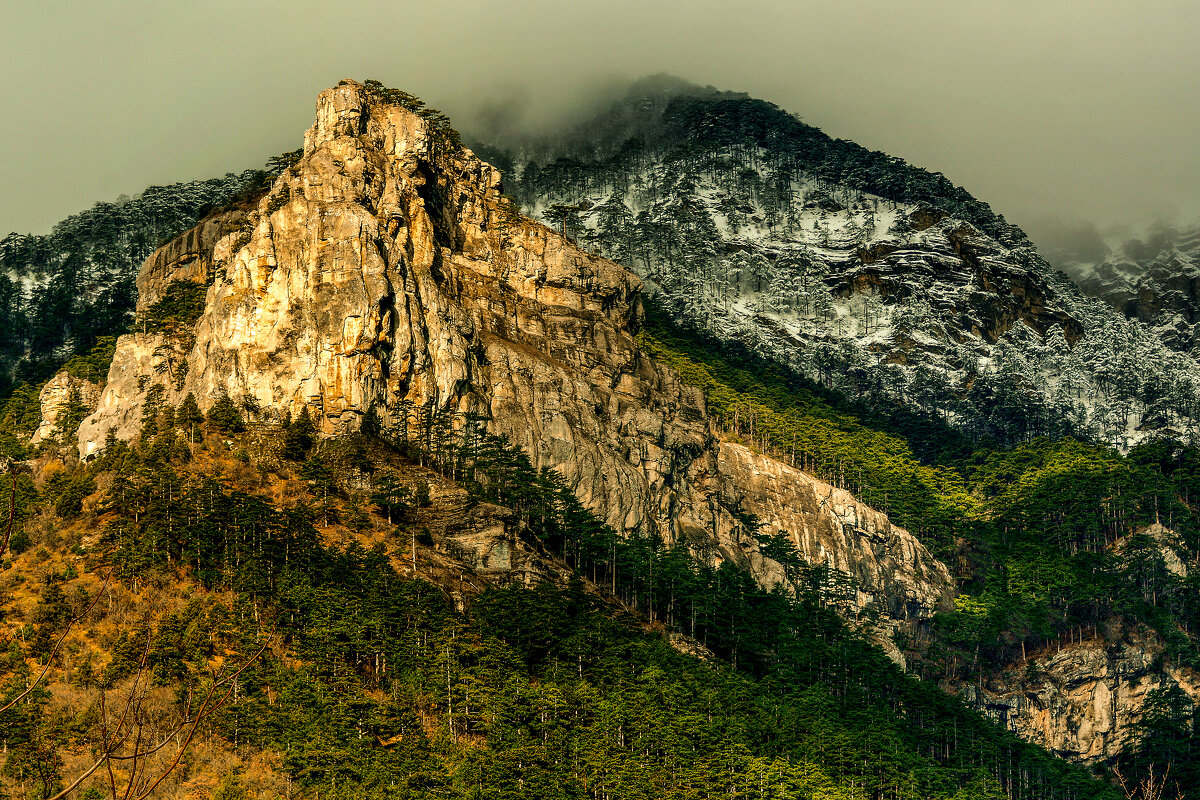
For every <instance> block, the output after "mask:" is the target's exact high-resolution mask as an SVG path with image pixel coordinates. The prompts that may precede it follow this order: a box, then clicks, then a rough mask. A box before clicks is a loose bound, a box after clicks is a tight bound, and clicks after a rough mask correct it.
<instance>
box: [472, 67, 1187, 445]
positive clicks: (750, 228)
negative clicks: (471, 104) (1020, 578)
mask: <svg viewBox="0 0 1200 800" xmlns="http://www.w3.org/2000/svg"><path fill="white" fill-rule="evenodd" d="M505 145H506V146H505V147H503V148H502V147H497V146H490V147H488V146H485V147H482V148H481V152H484V153H485V154H489V155H491V156H492V157H493V158H495V159H496V160H497V161H498V162H500V163H504V164H508V165H510V169H509V173H508V182H507V184H506V185H507V186H508V188H509V191H510V192H511V193H512V194H513V196H514V198H515V199H516V200H518V201H519V202H520V203H521V204H522V206H523V207H524V208H526V209H528V210H529V211H530V212H531V213H532V214H534V216H537V217H538V218H540V219H542V220H543V221H544V222H545V223H546V224H548V225H553V226H556V227H562V226H566V228H567V230H568V232H570V233H571V235H573V236H575V237H577V238H578V240H579V242H580V243H581V245H582V246H584V247H587V248H591V249H593V250H596V251H599V252H603V253H605V254H606V255H609V256H610V257H612V258H614V259H616V260H618V261H621V262H623V263H627V264H629V265H630V266H631V267H633V268H634V269H635V270H636V271H637V272H638V273H639V274H640V275H641V276H642V277H643V278H644V279H645V280H646V281H647V282H648V284H649V285H650V287H651V288H652V290H653V292H654V293H655V294H656V296H658V297H659V298H660V301H661V302H662V303H664V304H666V305H667V306H668V307H669V308H670V309H672V311H673V312H675V313H678V314H682V315H684V316H686V317H687V318H689V319H692V320H694V321H696V323H697V324H698V325H700V326H701V327H703V328H704V329H705V330H708V331H711V332H713V333H715V334H716V335H717V336H718V337H719V338H721V339H725V340H738V341H741V342H744V343H746V344H747V345H749V346H750V347H751V348H752V349H754V350H755V351H756V352H761V353H764V354H767V355H769V356H770V357H771V358H772V359H775V360H778V361H781V362H783V363H787V364H789V365H790V366H792V367H793V368H794V369H796V370H797V371H799V372H801V373H802V374H805V375H808V376H810V377H811V378H813V379H814V380H818V381H820V382H822V383H823V384H825V385H826V386H828V387H830V388H835V389H838V390H840V391H843V392H846V393H850V394H854V395H862V396H864V397H866V398H868V399H870V400H872V401H874V402H877V403H879V404H881V405H886V404H892V403H901V404H904V405H907V406H908V407H910V408H912V409H916V410H921V411H924V412H927V413H929V414H933V415H937V416H939V417H941V418H943V419H944V420H946V421H948V422H949V423H950V424H952V425H953V426H954V427H955V428H957V429H959V430H961V431H963V432H965V433H966V434H967V435H969V436H971V437H972V438H973V439H976V440H979V439H983V438H991V439H994V440H996V441H998V442H1002V443H1014V442H1019V441H1024V440H1027V439H1029V438H1032V437H1035V436H1040V435H1051V436H1058V435H1063V434H1067V433H1069V434H1072V435H1075V436H1080V437H1085V438H1089V439H1092V440H1096V441H1103V442H1106V443H1111V444H1114V445H1117V446H1119V447H1123V448H1124V447H1129V446H1131V445H1133V444H1136V443H1138V442H1140V441H1144V440H1146V439H1148V438H1152V437H1153V436H1155V435H1158V434H1160V433H1162V434H1166V435H1169V436H1172V437H1175V438H1184V439H1186V438H1187V437H1189V436H1191V435H1192V434H1193V433H1194V432H1195V409H1196V398H1197V383H1196V381H1197V374H1198V372H1197V364H1196V362H1195V360H1194V359H1193V358H1191V357H1190V356H1187V355H1184V354H1180V353H1178V352H1176V351H1175V350H1172V349H1171V348H1170V347H1168V346H1167V345H1166V344H1165V343H1164V342H1163V340H1162V339H1161V338H1160V337H1159V335H1158V334H1157V332H1156V331H1154V330H1151V329H1148V328H1146V327H1145V326H1142V325H1140V324H1136V323H1133V322H1130V321H1129V320H1127V319H1126V318H1125V317H1124V316H1123V315H1120V314H1116V313H1114V312H1113V311H1112V310H1111V309H1110V308H1108V307H1106V306H1104V305H1103V304H1101V303H1097V302H1095V301H1094V300H1091V299H1089V298H1088V297H1086V296H1085V295H1084V294H1083V293H1081V292H1080V291H1079V289H1078V288H1077V287H1076V286H1075V285H1074V284H1072V283H1071V282H1070V281H1069V280H1068V279H1067V278H1066V277H1065V276H1064V275H1062V274H1061V273H1058V272H1056V271H1054V270H1053V269H1052V268H1051V267H1050V266H1049V265H1048V264H1047V263H1046V262H1045V261H1044V260H1043V259H1042V258H1041V257H1040V256H1039V255H1038V253H1037V251H1036V250H1035V249H1034V247H1033V246H1032V244H1031V243H1030V242H1029V240H1028V238H1027V237H1026V236H1025V234H1024V233H1023V232H1022V231H1020V230H1019V229H1018V228H1016V227H1015V226H1012V225H1010V224H1008V223H1007V222H1006V221H1005V220H1004V218H1003V217H1002V216H1000V215H997V214H995V213H994V212H993V211H992V210H991V209H990V208H989V207H988V206H987V205H986V204H985V203H983V202H981V201H979V200H977V199H975V198H973V197H972V196H971V195H970V194H968V193H967V192H966V191H964V190H963V189H961V188H959V187H956V186H954V185H953V184H951V183H950V182H949V181H948V180H947V179H946V178H945V177H944V176H942V175H940V174H936V173H930V172H928V171H926V170H923V169H920V168H917V167H913V166H911V165H908V164H906V163H904V162H903V161H901V160H900V159H897V158H894V157H891V156H888V155H886V154H883V153H878V152H872V151H869V150H866V149H865V148H862V147H860V146H858V145H856V144H853V143H851V142H846V141H843V140H834V139H831V138H830V137H828V136H826V135H825V134H823V133H822V132H821V131H819V130H818V129H816V128H813V127H812V126H809V125H806V124H804V123H803V122H801V121H799V120H798V119H797V118H795V117H793V116H792V115H790V114H788V113H787V112H785V111H783V110H781V109H779V108H778V107H776V106H773V105H771V104H770V103H766V102H764V101H761V100H755V99H752V98H749V97H746V96H744V95H737V94H731V93H722V92H717V91H715V90H712V89H701V88H698V87H691V86H688V85H687V84H683V83H680V82H673V81H665V82H664V81H663V80H661V79H659V80H651V81H647V82H641V83H639V84H635V85H634V86H633V87H632V88H631V89H630V91H629V93H628V95H627V96H626V97H625V98H624V99H623V100H621V101H619V102H617V103H615V104H614V105H612V106H611V107H609V108H606V109H603V110H602V111H600V112H599V113H597V114H596V115H595V117H594V118H592V119H589V120H587V121H585V122H583V123H580V124H578V125H577V126H575V127H572V128H571V129H569V130H566V131H563V132H562V133H561V134H559V135H557V136H553V137H543V138H540V139H530V140H528V141H524V142H521V141H517V142H512V141H509V142H506V143H505Z"/></svg>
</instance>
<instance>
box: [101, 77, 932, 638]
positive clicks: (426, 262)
mask: <svg viewBox="0 0 1200 800" xmlns="http://www.w3.org/2000/svg"><path fill="white" fill-rule="evenodd" d="M223 226H225V227H223ZM185 239H186V241H183V242H177V243H172V244H171V245H168V247H167V248H166V250H167V251H168V252H166V253H164V252H163V251H160V253H159V254H156V255H155V257H153V258H151V260H150V261H149V262H148V264H147V267H146V269H145V270H144V271H143V274H142V276H141V278H140V279H139V284H138V285H139V291H140V292H141V293H142V295H143V298H144V300H143V301H142V303H141V307H142V308H144V307H145V306H146V303H147V302H149V299H150V298H155V297H160V296H161V293H162V289H163V287H164V286H166V285H167V284H168V283H169V282H171V281H173V280H203V279H204V278H203V277H202V275H203V276H207V275H208V274H212V275H213V276H214V278H213V283H212V284H211V286H210V288H209V289H208V294H207V298H206V308H205V311H204V313H203V315H202V317H201V318H200V320H199V321H198V323H197V324H196V327H195V330H194V339H193V338H191V334H189V335H188V336H187V337H184V338H176V339H170V338H167V337H164V336H162V335H157V334H148V335H140V334H139V335H133V336H125V337H122V339H121V341H120V342H119V344H118V349H117V354H116V358H115V359H114V362H113V366H112V370H111V372H110V375H109V380H108V383H107V384H106V386H105V390H104V393H103V397H102V398H101V400H100V404H99V408H98V410H97V411H96V413H94V414H93V415H92V416H91V417H89V418H88V419H87V420H85V422H84V424H83V425H82V426H81V427H80V435H79V444H80V452H81V454H82V455H83V456H84V457H88V456H90V455H92V454H94V453H95V452H96V451H97V450H98V449H99V448H100V447H102V446H103V442H104V439H105V436H106V434H107V432H108V431H109V430H110V429H113V430H115V431H116V432H117V434H118V435H119V436H121V437H129V436H132V435H133V434H134V433H135V432H136V426H137V424H138V422H139V421H140V417H141V407H142V405H143V403H144V402H145V400H146V396H147V392H148V391H149V390H150V389H151V388H152V387H153V386H154V384H155V383H156V382H159V383H161V384H162V388H163V393H164V396H165V398H166V400H167V401H169V402H173V403H178V402H179V401H180V400H181V399H182V398H183V397H185V396H186V395H187V394H188V393H189V392H191V393H194V394H195V396H196V399H197V401H198V402H199V403H200V406H201V408H208V407H211V405H212V404H213V403H215V402H216V401H217V400H218V399H219V398H220V397H221V396H222V395H229V396H231V397H233V398H235V399H239V400H241V399H244V400H246V402H247V404H248V405H249V406H252V407H257V408H258V409H260V414H261V416H262V417H263V418H264V419H267V420H270V419H272V418H276V419H277V418H279V417H280V416H281V415H282V414H283V413H284V412H289V413H291V414H293V415H295V414H297V413H299V412H300V410H301V409H303V408H306V407H307V408H308V409H310V411H311V412H312V413H313V414H314V415H315V417H316V418H317V419H318V420H319V424H320V426H321V427H322V429H323V430H324V432H326V433H329V434H333V433H337V432H342V431H348V430H353V429H355V428H357V426H358V425H359V424H360V422H361V419H362V416H363V415H364V414H365V413H366V412H367V411H368V410H372V409H373V410H375V411H376V413H378V414H379V415H380V416H381V417H382V418H383V419H384V420H385V422H389V421H390V422H393V423H395V422H397V421H398V420H399V419H400V416H401V413H402V409H403V408H404V407H405V406H406V405H407V404H409V403H415V404H417V405H423V404H426V403H427V402H428V403H432V404H433V405H434V406H435V407H436V408H438V409H441V410H443V411H445V412H447V413H449V414H452V415H455V418H456V419H458V420H461V419H464V418H465V416H466V415H467V414H471V413H473V414H481V415H483V416H484V417H486V418H487V420H488V425H489V427H490V428H491V430H493V432H495V433H502V434H506V435H508V436H509V437H510V439H511V440H512V441H513V442H515V443H517V444H519V445H521V446H522V447H523V448H524V449H525V450H526V451H527V452H528V453H529V454H530V456H531V458H532V460H533V462H534V465H535V466H536V467H539V468H540V467H550V468H553V469H555V470H557V471H558V472H559V473H561V474H562V475H563V476H564V477H565V478H566V479H567V481H568V483H569V484H570V485H571V486H572V488H573V489H574V490H575V492H576V494H577V495H578V496H579V498H580V499H581V500H582V501H583V502H584V504H585V505H587V506H588V507H589V508H591V509H592V510H593V511H595V512H596V513H598V514H599V515H600V516H602V517H603V518H605V519H606V520H607V521H608V522H609V523H610V524H611V525H612V526H613V527H614V528H615V529H616V530H617V531H619V532H622V533H624V534H626V535H638V534H654V535H659V536H661V537H663V539H664V540H666V541H668V542H672V541H685V542H687V543H688V544H689V546H691V547H692V549H693V550H694V551H695V552H697V553H699V554H702V555H705V556H707V557H708V558H710V559H711V560H714V561H716V560H732V561H735V562H737V563H741V564H745V565H746V566H749V567H750V568H751V569H753V570H754V572H755V574H756V575H758V577H759V579H760V580H761V581H762V582H763V583H764V584H766V585H771V584H772V583H774V582H776V581H779V580H782V579H783V577H784V573H783V570H782V567H781V566H780V565H779V564H777V563H776V562H774V561H771V560H770V559H766V558H764V557H763V556H762V555H761V553H760V552H759V549H758V545H757V543H756V542H755V541H753V539H752V537H750V536H748V535H746V532H745V531H744V530H743V526H742V524H741V523H740V522H739V521H738V518H737V515H736V514H735V513H734V512H733V511H732V510H731V509H736V508H739V507H740V508H741V509H742V510H743V511H749V512H751V513H754V514H756V515H757V516H759V517H760V519H762V520H763V521H764V523H766V524H767V525H768V530H770V531H771V532H774V531H775V530H784V531H786V532H787V533H788V534H789V535H790V536H791V537H792V538H793V541H794V542H795V543H796V545H797V547H798V548H799V550H800V551H801V553H802V554H803V555H804V556H805V557H806V558H808V559H809V560H810V561H812V562H814V563H825V564H829V565H830V566H833V567H836V568H838V569H840V570H843V571H846V572H848V573H849V574H850V575H851V576H852V577H853V578H854V582H855V584H856V586H857V590H858V593H857V595H856V596H855V598H854V605H855V606H856V607H864V606H866V605H872V604H874V605H877V606H879V607H881V609H882V610H884V611H885V612H886V613H889V614H891V615H893V616H896V617H904V616H909V615H915V616H927V615H928V614H930V613H932V611H933V610H934V609H935V608H936V607H937V606H938V605H939V604H941V603H944V602H946V601H947V600H948V599H949V597H950V596H951V595H952V593H953V589H952V586H953V582H952V579H951V577H950V575H949V572H948V571H947V570H946V568H945V567H944V566H943V565H942V564H940V563H939V562H938V561H936V559H934V558H933V557H932V556H931V555H930V554H929V553H928V552H927V551H926V550H925V549H924V547H923V546H922V545H921V544H920V543H919V542H917V541H916V539H914V538H913V537H912V536H911V535H910V534H908V532H907V531H904V530H903V529H901V528H898V527H896V526H892V525H891V524H890V523H889V522H888V520H887V518H886V517H885V516H884V515H882V514H878V513H877V512H874V511H872V510H870V509H868V508H866V507H865V506H862V505H861V504H859V503H857V502H856V501H855V500H854V499H853V498H852V497H850V496H849V495H847V494H845V493H844V492H840V491H838V490H834V489H833V488H832V487H829V486H827V485H825V484H823V483H821V482H819V481H816V480H814V479H812V478H811V477H809V476H807V475H805V474H803V473H800V472H798V471H796V470H792V469H790V468H787V467H785V466H783V465H782V464H779V463H777V462H774V461H772V460H770V459H767V458H763V457H761V456H758V455H756V454H754V453H751V452H749V451H747V450H745V449H744V448H740V447H738V446H736V445H731V444H728V443H723V442H721V441H719V440H718V439H717V438H716V436H715V435H714V434H713V432H712V429H711V427H710V425H709V420H708V418H707V413H706V410H705V405H704V399H703V397H702V396H701V394H700V392H699V391H698V390H696V389H694V388H691V387H688V386H684V385H682V384H681V383H680V381H679V379H678V377H677V376H676V375H675V374H674V373H673V372H672V371H671V370H669V369H667V368H665V367H663V366H661V365H659V364H657V363H655V362H654V361H652V360H651V359H650V358H649V357H648V356H646V355H645V354H644V353H642V352H641V351H640V350H639V349H638V347H637V344H636V341H635V339H634V332H635V330H636V325H637V321H638V318H639V314H640V306H639V301H638V297H639V290H640V287H641V283H640V281H639V280H638V278H636V277H635V276H634V275H632V274H631V273H630V272H628V271H627V270H626V269H624V268H623V267H621V266H619V265H617V264H615V263H612V262H610V261H607V260H605V259H602V258H598V257H595V256H592V255H589V254H588V253H586V252H584V251H582V250H580V249H578V248H577V247H575V246H574V245H573V244H572V243H571V242H570V241H569V240H565V239H563V238H562V237H561V236H559V235H558V234H556V233H554V232H553V231H551V230H550V229H548V228H546V227H544V226H542V225H540V224H537V223H535V222H532V221H530V220H528V219H525V218H523V217H521V216H520V215H518V214H516V213H515V212H514V211H513V209H512V208H511V206H509V205H508V204H507V203H505V202H504V200H503V198H502V195H501V193H500V176H499V173H498V172H497V171H496V170H494V169H493V168H492V167H490V166H489V165H487V164H485V163H483V162H481V161H479V160H478V159H476V158H475V157H474V156H473V155H472V154H471V153H470V152H469V151H466V150H461V149H459V148H456V147H454V146H452V145H450V144H449V143H448V142H447V141H445V140H444V139H443V138H442V137H441V136H439V135H438V134H437V133H436V132H434V131H432V130H431V129H430V127H429V125H427V123H426V121H425V120H424V119H423V118H422V117H420V116H419V115H417V114H414V113H412V112H410V111H407V110H405V109H403V108H401V107H399V106H395V105H389V104H387V103H385V102H382V101H381V100H380V99H379V98H378V97H377V96H376V95H374V94H372V92H371V91H370V90H368V89H366V88H365V87H362V86H359V85H358V84H355V83H351V82H345V83H343V84H342V85H339V86H338V87H336V88H334V89H330V90H327V91H326V92H323V93H322V94H321V96H320V98H319V99H318V102H317V115H316V122H315V124H314V125H313V127H312V128H311V129H310V130H309V131H308V132H307V134H306V135H305V140H304V151H303V157H302V159H301V160H300V161H299V163H298V164H296V165H295V166H294V167H292V168H291V169H289V170H288V171H287V172H285V173H284V174H283V175H281V176H280V177H279V179H278V180H277V181H276V183H275V184H274V186H273V187H272V189H271V190H270V192H269V193H268V195H267V196H266V197H264V198H263V199H262V201H261V202H260V203H259V205H258V207H257V209H256V210H254V211H252V212H250V213H248V214H247V215H246V216H245V217H244V220H243V221H241V222H237V223H234V222H231V221H228V220H227V221H224V222H221V223H219V224H218V223H212V225H211V226H210V228H208V229H203V230H199V231H194V232H192V233H190V234H188V235H187V236H186V237H185ZM168 362H170V363H168ZM162 376H167V377H162Z"/></svg>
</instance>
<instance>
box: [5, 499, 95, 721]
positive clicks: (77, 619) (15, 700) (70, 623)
mask: <svg viewBox="0 0 1200 800" xmlns="http://www.w3.org/2000/svg"><path fill="white" fill-rule="evenodd" d="M10 524H11V522H10ZM111 577H112V573H111V572H110V573H109V574H108V576H107V577H105V579H104V584H103V585H102V586H101V587H100V591H98V592H96V596H95V597H94V598H93V599H92V602H91V603H89V604H88V607H87V608H85V609H84V610H83V611H82V612H81V613H80V614H79V615H78V616H76V617H73V618H72V619H71V620H70V621H68V622H67V627H66V628H65V629H64V630H63V632H62V635H61V636H59V637H58V641H57V642H55V643H54V649H53V650H51V651H50V657H49V658H47V659H46V666H45V667H43V668H42V671H41V673H40V674H39V675H38V676H37V677H36V678H35V679H34V681H33V683H31V684H29V687H28V688H26V689H25V691H23V692H21V693H20V694H19V695H17V696H16V697H14V698H13V699H12V700H9V701H8V703H6V704H5V705H3V706H0V714H3V713H4V712H5V711H8V710H9V709H10V708H12V707H13V706H15V705H16V704H17V703H19V702H21V701H22V700H24V699H25V698H26V697H28V696H29V693H30V692H32V691H33V690H34V689H36V688H37V685H38V684H39V683H41V682H42V679H43V678H45V677H46V673H48V672H49V671H50V667H51V666H53V665H54V656H56V655H57V654H58V649H59V648H60V647H62V645H63V642H65V641H66V640H67V636H68V635H69V634H70V633H71V628H73V627H75V625H76V624H77V623H78V622H80V621H81V620H83V619H84V618H85V617H87V615H88V614H90V613H92V609H93V608H95V607H96V604H97V603H99V602H100V598H101V597H102V596H103V595H104V588H105V587H106V586H108V581H109V579H110V578H111Z"/></svg>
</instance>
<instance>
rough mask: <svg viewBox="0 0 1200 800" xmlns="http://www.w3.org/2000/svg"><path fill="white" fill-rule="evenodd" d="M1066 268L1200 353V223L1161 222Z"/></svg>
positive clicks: (1173, 341)
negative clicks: (1167, 225)
mask: <svg viewBox="0 0 1200 800" xmlns="http://www.w3.org/2000/svg"><path fill="white" fill-rule="evenodd" d="M1065 268H1066V269H1068V270H1070V271H1071V273H1072V274H1074V275H1076V276H1077V277H1076V280H1077V281H1078V283H1079V286H1080V288H1081V289H1083V291H1084V292H1085V293H1087V294H1088V295H1091V296H1092V297H1096V298H1098V299H1100V300H1102V301H1104V302H1105V303H1107V304H1108V305H1109V306H1111V307H1112V308H1113V309H1114V310H1116V311H1119V312H1121V313H1122V314H1124V315H1125V316H1126V317H1128V318H1130V319H1135V320H1137V321H1139V322H1141V323H1143V324H1145V325H1147V326H1149V327H1151V328H1153V329H1154V330H1155V332H1156V333H1157V334H1158V336H1159V337H1160V338H1161V339H1162V340H1163V341H1164V342H1165V343H1166V344H1167V346H1169V347H1171V348H1173V349H1175V350H1178V351H1180V352H1183V353H1188V354H1190V355H1192V356H1195V355H1196V353H1197V344H1198V342H1200V328H1197V325H1198V324H1200V228H1192V229H1185V230H1182V231H1177V230H1173V229H1169V228H1165V227H1164V228H1161V229H1159V230H1155V231H1153V232H1151V234H1150V235H1148V236H1146V237H1145V238H1144V240H1142V239H1131V240H1129V241H1127V242H1125V243H1123V244H1122V245H1121V246H1119V247H1110V248H1109V249H1108V253H1107V255H1105V256H1104V257H1103V258H1102V259H1100V260H1098V261H1088V260H1080V259H1078V258H1075V259H1071V260H1070V261H1069V262H1068V263H1066V265H1065Z"/></svg>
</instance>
